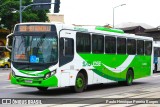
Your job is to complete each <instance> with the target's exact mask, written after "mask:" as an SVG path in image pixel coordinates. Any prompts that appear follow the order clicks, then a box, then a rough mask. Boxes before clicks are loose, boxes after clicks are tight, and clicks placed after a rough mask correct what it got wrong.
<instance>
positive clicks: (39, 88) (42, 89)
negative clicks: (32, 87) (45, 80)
mask: <svg viewBox="0 0 160 107" xmlns="http://www.w3.org/2000/svg"><path fill="white" fill-rule="evenodd" d="M37 89H38V90H39V91H42V92H44V91H47V89H48V87H37Z"/></svg>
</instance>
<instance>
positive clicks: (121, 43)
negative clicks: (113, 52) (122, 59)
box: [117, 38, 126, 54]
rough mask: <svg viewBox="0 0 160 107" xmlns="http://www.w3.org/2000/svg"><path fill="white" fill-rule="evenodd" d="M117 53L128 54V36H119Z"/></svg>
mask: <svg viewBox="0 0 160 107" xmlns="http://www.w3.org/2000/svg"><path fill="white" fill-rule="evenodd" d="M117 53H118V54H126V38H117Z"/></svg>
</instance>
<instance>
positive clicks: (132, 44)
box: [127, 39, 136, 55]
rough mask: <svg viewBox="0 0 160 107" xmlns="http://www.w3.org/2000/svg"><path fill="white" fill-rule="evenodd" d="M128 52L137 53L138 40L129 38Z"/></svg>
mask: <svg viewBox="0 0 160 107" xmlns="http://www.w3.org/2000/svg"><path fill="white" fill-rule="evenodd" d="M127 53H128V54H131V55H134V54H136V40H134V39H127Z"/></svg>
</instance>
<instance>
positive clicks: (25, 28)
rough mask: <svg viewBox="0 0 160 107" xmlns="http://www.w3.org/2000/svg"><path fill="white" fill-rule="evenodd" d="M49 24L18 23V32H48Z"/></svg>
mask: <svg viewBox="0 0 160 107" xmlns="http://www.w3.org/2000/svg"><path fill="white" fill-rule="evenodd" d="M50 31H51V26H48V25H45V26H44V25H30V26H27V25H20V26H19V32H50Z"/></svg>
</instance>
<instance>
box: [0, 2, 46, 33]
mask: <svg viewBox="0 0 160 107" xmlns="http://www.w3.org/2000/svg"><path fill="white" fill-rule="evenodd" d="M29 4H32V0H22V5H23V6H27V5H29ZM19 5H20V0H0V18H1V20H0V25H1V26H0V27H4V28H7V29H9V30H10V31H12V30H13V28H14V25H15V24H17V23H19V20H20V19H19V11H15V10H19ZM13 11H14V12H13ZM47 12H48V10H32V7H28V8H26V9H25V10H24V11H23V12H22V17H23V22H45V21H48V17H47V15H46V13H47Z"/></svg>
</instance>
